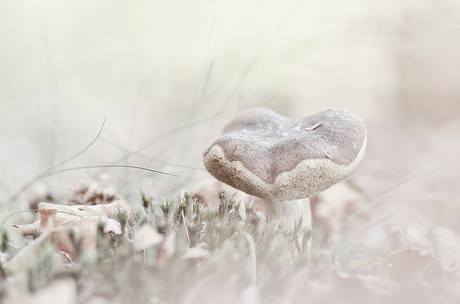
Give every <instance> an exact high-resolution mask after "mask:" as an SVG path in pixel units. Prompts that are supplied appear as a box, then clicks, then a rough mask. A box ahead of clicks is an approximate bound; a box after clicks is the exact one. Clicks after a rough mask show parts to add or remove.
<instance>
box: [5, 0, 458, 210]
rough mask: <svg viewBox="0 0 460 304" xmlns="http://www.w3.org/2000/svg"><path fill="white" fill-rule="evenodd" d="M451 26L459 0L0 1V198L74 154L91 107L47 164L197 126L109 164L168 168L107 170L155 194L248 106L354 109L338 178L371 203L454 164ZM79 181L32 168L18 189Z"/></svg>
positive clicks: (297, 110) (194, 177)
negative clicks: (353, 161) (344, 177)
mask: <svg viewBox="0 0 460 304" xmlns="http://www.w3.org/2000/svg"><path fill="white" fill-rule="evenodd" d="M459 37H460V4H459V3H458V2H457V1H448V0H438V1H415V0H414V1H410V0H401V1H395V0H349V1H342V0H340V1H339V0H328V1H284V0H283V1H281V0H270V1H260V0H259V1H242V0H236V1H224V0H215V1H211V0H206V1H204V0H200V1H178V0H176V1H143V0H137V1H126V2H124V1H89V0H86V1H56V0H34V1H32V0H30V1H18V0H1V1H0V198H1V200H2V201H6V200H7V199H8V198H9V197H10V196H11V194H12V193H14V192H15V191H17V190H18V189H20V188H21V186H23V185H24V184H25V183H26V182H27V181H29V180H31V179H32V178H34V177H35V176H37V175H39V174H40V173H41V172H43V171H44V170H45V169H47V168H49V167H50V166H51V165H53V164H55V163H57V162H59V161H61V160H63V159H66V158H67V157H69V156H71V155H73V154H75V153H77V152H78V151H80V150H81V149H83V148H84V147H85V146H86V145H88V144H89V143H90V142H91V141H92V140H93V139H94V138H95V136H96V135H97V133H98V131H99V129H100V127H101V125H102V122H103V120H104V117H107V122H106V124H105V126H104V129H103V132H102V135H101V137H100V138H99V139H98V140H97V141H96V143H95V144H94V145H93V146H92V147H90V148H89V149H88V151H86V152H85V153H84V154H82V155H81V156H79V157H78V158H76V159H75V160H73V161H72V162H70V163H67V164H65V165H64V166H62V167H60V168H68V167H76V166H83V165H105V164H110V163H112V162H113V161H115V160H117V159H119V158H120V157H123V156H125V155H126V152H125V151H123V150H122V149H125V150H135V149H138V148H140V147H142V146H143V145H144V144H145V143H146V142H148V141H149V140H151V139H153V138H156V137H157V136H160V135H162V134H165V133H167V132H169V131H172V130H175V129H177V128H180V127H183V126H187V125H190V124H192V123H193V122H197V121H201V122H200V123H198V124H194V125H193V126H188V127H186V128H183V129H181V130H179V131H177V132H174V133H168V135H167V136H164V137H162V138H161V140H160V141H157V142H155V143H153V144H152V145H150V146H149V147H148V148H146V149H144V150H142V153H143V154H145V155H146V156H150V157H155V158H157V159H159V160H161V161H159V160H152V159H146V158H145V157H139V156H132V157H131V158H129V159H127V160H125V161H123V162H122V164H130V165H140V166H145V167H149V168H152V169H158V170H163V171H166V172H170V173H175V174H179V175H181V177H180V178H173V177H165V176H163V175H156V174H152V173H146V172H143V171H138V170H134V169H110V170H109V171H108V173H109V174H110V175H111V179H110V180H108V181H107V183H108V184H111V185H114V186H116V187H118V189H119V191H120V192H121V193H122V194H123V195H126V196H132V197H133V199H135V198H136V197H137V198H138V195H139V192H140V189H142V190H143V191H144V192H146V193H148V194H149V195H153V196H155V197H163V196H165V197H168V196H170V195H171V194H172V193H174V192H175V191H177V190H178V189H182V188H183V187H189V186H191V185H192V184H193V183H195V182H197V181H199V180H200V179H202V178H206V177H209V175H208V174H207V172H206V171H204V170H203V165H202V160H201V156H202V152H203V151H204V149H205V148H206V147H207V145H208V144H209V143H211V142H212V140H213V139H215V138H216V137H217V136H218V135H219V133H220V130H221V128H222V126H223V125H224V124H225V122H226V121H228V120H229V119H230V118H231V117H232V115H234V114H235V113H236V112H237V111H239V110H242V109H245V108H247V107H250V106H266V107H270V108H272V109H274V110H276V111H278V112H280V113H281V114H283V115H286V116H290V117H295V118H302V117H305V116H308V115H310V114H314V113H315V112H318V111H321V110H325V109H328V108H332V107H346V108H350V109H353V110H355V111H357V112H358V113H360V114H361V115H362V116H363V117H364V119H365V121H366V123H367V125H368V136H369V142H368V151H367V155H366V156H365V158H364V160H363V162H362V164H361V165H360V167H359V168H358V170H357V171H356V172H355V174H354V175H353V176H352V177H351V178H352V180H353V181H354V182H355V184H356V185H357V186H358V187H359V188H361V189H362V190H363V191H364V192H365V193H366V194H367V195H369V196H370V197H371V198H375V197H377V196H379V195H380V194H382V193H384V192H385V191H387V190H389V189H391V188H393V187H395V185H397V184H398V183H399V182H400V181H401V180H402V179H403V178H405V177H407V176H410V175H412V174H418V173H424V172H431V171H433V170H439V169H445V168H449V169H457V170H458V163H459V162H458V157H459V154H460V140H459V135H460V131H459V130H460V126H459V122H460V120H459V118H460V102H459V97H460V38H459ZM214 115H217V116H215V117H213V116H214ZM108 142H110V143H111V144H109V143H108ZM114 144H115V145H118V147H117V146H114ZM165 161H166V162H169V163H170V164H165V163H164V162H165ZM89 172H95V171H94V170H92V171H91V170H90V171H89ZM457 172H458V171H457ZM88 176H89V174H88V171H85V170H79V171H72V172H69V173H66V174H59V175H56V176H54V177H52V178H47V179H43V180H41V181H40V182H39V183H36V184H34V186H33V187H31V188H30V189H28V191H26V193H24V194H23V195H22V196H21V198H22V199H23V200H26V198H27V197H30V196H33V195H39V194H37V193H39V192H40V191H45V190H43V189H47V190H46V191H51V192H53V193H54V194H55V195H57V196H59V195H62V194H60V193H59V192H60V191H58V189H59V190H60V189H66V187H69V185H71V184H73V183H77V182H78V181H80V180H83V179H85V178H87V177H88ZM20 202H21V199H20V200H19V202H18V203H17V204H19V205H17V206H13V207H11V208H9V209H10V210H20V209H21V208H23V206H21V205H20Z"/></svg>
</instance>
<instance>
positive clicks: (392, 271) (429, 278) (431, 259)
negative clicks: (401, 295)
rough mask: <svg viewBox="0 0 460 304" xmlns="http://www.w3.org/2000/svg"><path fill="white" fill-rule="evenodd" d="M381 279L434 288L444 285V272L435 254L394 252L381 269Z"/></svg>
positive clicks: (417, 251)
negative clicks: (420, 283) (426, 285)
mask: <svg viewBox="0 0 460 304" xmlns="http://www.w3.org/2000/svg"><path fill="white" fill-rule="evenodd" d="M379 275H380V277H381V278H384V279H385V278H386V279H389V280H390V281H393V282H396V283H399V284H400V285H401V287H403V288H406V287H410V286H411V285H412V284H413V283H414V282H416V281H418V282H424V283H427V284H429V285H431V286H433V287H440V285H442V281H443V276H444V272H443V269H442V267H441V264H440V263H439V261H438V259H437V258H436V257H435V255H434V254H433V253H431V252H430V251H428V250H422V249H418V248H415V249H409V250H394V251H392V252H390V253H389V254H388V255H387V256H386V257H385V258H384V259H383V260H382V263H381V265H380V268H379Z"/></svg>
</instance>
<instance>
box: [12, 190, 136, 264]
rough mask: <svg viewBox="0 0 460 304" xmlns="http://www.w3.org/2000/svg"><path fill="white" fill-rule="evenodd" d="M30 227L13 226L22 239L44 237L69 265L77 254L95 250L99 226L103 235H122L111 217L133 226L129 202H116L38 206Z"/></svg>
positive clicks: (121, 200) (44, 204)
mask: <svg viewBox="0 0 460 304" xmlns="http://www.w3.org/2000/svg"><path fill="white" fill-rule="evenodd" d="M38 207H39V210H38V212H37V216H36V218H35V221H34V223H33V224H28V225H14V227H16V228H19V229H20V230H21V233H22V235H23V236H28V235H33V234H34V233H38V235H40V236H43V235H47V236H48V238H49V240H50V241H51V243H52V244H54V245H55V246H56V249H57V250H58V251H59V252H61V253H63V254H64V256H66V257H67V258H68V259H70V260H71V261H76V260H77V259H78V255H79V253H83V252H86V251H88V250H91V249H94V248H96V246H97V233H98V226H99V224H100V223H102V224H103V225H104V230H103V232H104V233H105V234H113V235H119V234H122V228H121V224H120V223H119V222H118V221H117V220H115V219H113V218H110V217H114V218H117V217H118V216H119V215H120V211H124V212H125V213H126V215H127V224H128V225H133V224H134V213H133V211H132V209H131V207H130V206H129V204H128V202H126V200H124V199H119V200H117V201H115V202H113V203H111V204H106V205H96V206H82V205H77V206H62V205H55V204H48V203H40V204H39V205H38Z"/></svg>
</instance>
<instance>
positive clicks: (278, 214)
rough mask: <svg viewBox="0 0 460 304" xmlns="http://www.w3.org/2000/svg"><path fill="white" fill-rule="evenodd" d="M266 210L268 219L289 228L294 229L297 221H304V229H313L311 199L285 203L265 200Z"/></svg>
mask: <svg viewBox="0 0 460 304" xmlns="http://www.w3.org/2000/svg"><path fill="white" fill-rule="evenodd" d="M264 209H265V215H266V217H267V218H272V219H275V220H280V221H282V222H284V223H285V224H286V225H287V226H289V227H294V225H295V222H296V221H298V220H302V227H303V228H311V209H310V199H309V198H304V199H298V200H292V201H285V202H278V201H272V200H268V199H264Z"/></svg>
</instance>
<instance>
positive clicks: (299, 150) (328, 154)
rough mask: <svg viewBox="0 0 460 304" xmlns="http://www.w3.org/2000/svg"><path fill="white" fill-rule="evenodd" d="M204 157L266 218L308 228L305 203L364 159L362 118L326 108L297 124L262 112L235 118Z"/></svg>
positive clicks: (209, 167)
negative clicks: (256, 200) (258, 202)
mask: <svg viewBox="0 0 460 304" xmlns="http://www.w3.org/2000/svg"><path fill="white" fill-rule="evenodd" d="M222 133H223V136H222V137H220V138H219V139H217V140H216V141H214V142H213V143H212V144H211V146H210V147H209V148H208V149H207V150H206V151H205V153H204V157H203V158H204V165H205V167H206V169H207V170H208V171H209V172H210V173H211V174H212V175H214V177H216V178H217V179H218V180H220V181H223V182H224V183H227V184H229V185H230V186H232V187H234V188H237V189H239V190H241V191H243V192H246V193H247V194H250V195H253V196H258V197H260V198H262V199H263V201H264V209H265V214H266V216H267V218H275V219H280V220H282V221H285V222H287V223H291V225H292V224H293V223H294V222H295V221H296V220H299V219H301V220H302V223H303V227H311V211H310V200H309V198H310V197H311V196H313V195H316V194H318V193H319V192H321V191H324V190H326V189H327V188H329V187H330V186H332V185H334V184H336V183H338V182H339V181H341V180H342V179H344V178H346V177H347V176H349V175H350V174H351V173H352V172H353V171H354V170H355V169H356V168H357V166H358V165H359V163H360V161H361V159H362V158H363V156H364V152H365V148H366V141H367V133H366V127H365V124H364V121H363V119H362V118H361V117H360V116H358V115H357V114H356V113H355V112H353V111H351V110H348V109H330V110H327V111H323V112H320V113H318V114H315V115H312V116H309V117H306V118H303V119H300V120H297V119H290V118H287V117H284V116H281V115H279V114H278V113H276V112H274V111H272V110H269V109H266V108H252V109H248V110H246V111H243V112H241V113H239V114H237V115H236V116H235V117H234V118H233V119H232V120H231V121H230V122H228V123H227V124H226V125H225V127H224V129H223V132H222Z"/></svg>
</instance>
